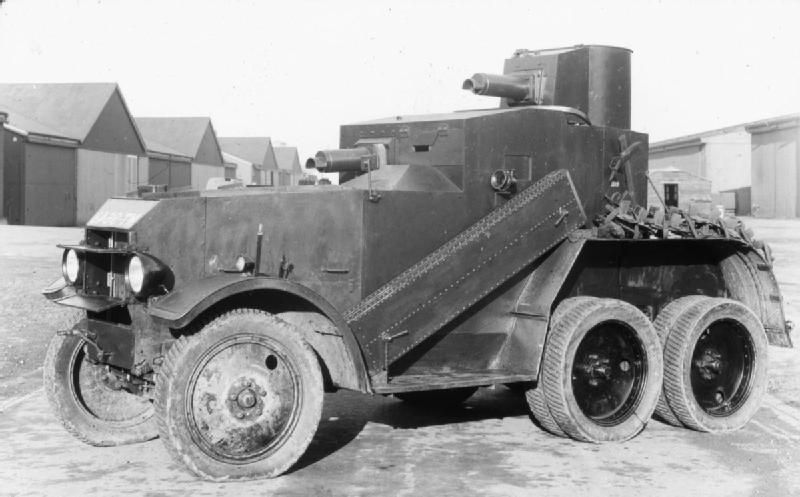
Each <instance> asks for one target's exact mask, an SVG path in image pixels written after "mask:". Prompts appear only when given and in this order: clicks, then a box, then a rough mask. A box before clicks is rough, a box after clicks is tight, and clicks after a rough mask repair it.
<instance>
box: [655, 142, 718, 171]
mask: <svg viewBox="0 0 800 497" xmlns="http://www.w3.org/2000/svg"><path fill="white" fill-rule="evenodd" d="M649 161H650V162H649V166H648V168H649V169H650V170H654V169H667V168H671V167H674V168H677V169H681V170H683V171H686V172H688V173H692V174H694V175H696V176H701V177H702V176H704V173H703V170H704V167H705V166H704V159H703V144H702V143H701V144H696V145H691V146H688V147H683V148H678V149H671V150H665V151H663V152H659V151H653V149H652V148H651V149H650V158H649Z"/></svg>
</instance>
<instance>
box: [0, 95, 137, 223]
mask: <svg viewBox="0 0 800 497" xmlns="http://www.w3.org/2000/svg"><path fill="white" fill-rule="evenodd" d="M0 111H2V112H4V113H6V114H7V122H6V123H4V124H3V127H4V128H5V130H6V131H8V133H4V135H5V136H4V141H5V142H8V143H10V144H12V146H8V147H4V151H3V154H2V157H1V158H0V169H4V170H5V171H6V172H9V171H10V172H11V174H4V175H3V185H2V189H3V195H2V197H3V203H2V212H3V214H4V215H5V216H6V217H7V219H8V221H9V222H10V223H14V224H39V225H58V226H68V225H74V224H76V223H77V224H82V223H83V222H85V221H86V220H87V219H88V218H89V217H90V216H91V214H92V213H93V212H94V210H95V209H97V208H98V207H99V204H101V203H102V202H103V201H105V199H106V198H108V197H111V196H114V195H122V194H125V193H126V192H127V191H130V190H135V189H136V186H137V185H138V184H139V181H140V178H141V177H142V176H144V177H145V179H144V180H142V182H144V181H146V172H144V173H143V171H142V164H141V163H140V160H139V159H140V157H141V156H143V155H145V146H144V141H143V140H142V137H141V135H140V134H139V131H138V129H137V128H136V125H135V124H134V122H133V118H132V117H131V115H130V112H129V111H128V108H127V105H126V104H125V100H124V99H123V98H122V93H121V91H120V90H119V87H118V86H117V84H116V83H58V84H49V83H48V84H26V83H16V84H13V83H12V84H0ZM76 148H77V150H76Z"/></svg>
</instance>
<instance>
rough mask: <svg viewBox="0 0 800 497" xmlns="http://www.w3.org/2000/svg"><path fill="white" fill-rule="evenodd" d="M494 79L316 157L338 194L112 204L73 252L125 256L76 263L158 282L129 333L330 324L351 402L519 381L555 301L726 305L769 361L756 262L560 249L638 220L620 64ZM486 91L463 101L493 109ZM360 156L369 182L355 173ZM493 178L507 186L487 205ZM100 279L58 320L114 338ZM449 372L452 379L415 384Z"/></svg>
mask: <svg viewBox="0 0 800 497" xmlns="http://www.w3.org/2000/svg"><path fill="white" fill-rule="evenodd" d="M504 72H505V76H501V77H500V78H499V79H498V78H496V77H495V78H494V80H495V82H497V81H500V82H505V83H507V84H506V85H505V86H504V87H503V88H505V89H504V90H503V91H501V92H500V93H502V94H504V95H505V96H507V97H510V98H511V99H512V100H515V101H509V100H508V99H506V100H505V101H504V102H503V103H502V104H501V108H499V109H490V110H476V111H467V112H456V113H451V114H438V115H427V116H393V117H391V118H385V119H379V120H375V121H371V122H366V123H359V124H352V125H346V126H342V128H341V135H340V147H341V149H339V150H334V151H325V153H324V154H323V156H324V157H323V159H325V163H326V165H327V164H330V165H331V168H332V169H336V170H339V171H343V172H340V179H341V181H342V183H343V184H342V185H340V186H320V187H316V188H308V187H276V188H270V189H239V190H237V189H232V190H226V191H214V192H203V193H202V194H197V193H196V192H195V193H185V194H169V195H153V196H152V199H154V200H156V201H153V202H147V201H142V200H112V201H110V202H109V203H108V204H107V205H106V207H104V208H103V209H102V210H101V212H100V213H99V214H98V215H97V216H96V217H95V218H94V219H93V221H94V225H93V226H90V229H89V230H87V236H89V237H96V236H99V237H100V238H101V239H103V240H106V239H109V240H112V241H113V240H116V238H115V235H110V234H108V233H124V234H127V233H130V235H129V245H126V246H125V247H116V246H114V247H112V248H110V249H104V248H102V243H101V244H100V246H95V247H94V248H93V249H92V250H94V251H96V252H98V253H99V252H100V251H109V252H114V253H113V254H105V255H104V256H107V257H109V258H112V257H116V258H121V259H125V258H127V257H129V255H128V254H129V253H130V252H133V251H136V252H140V253H146V254H151V255H152V256H154V257H157V258H158V259H159V260H161V261H163V262H164V263H165V264H166V265H168V266H169V267H170V268H171V270H172V271H173V273H174V275H175V285H174V289H173V290H172V291H171V292H169V294H168V295H166V296H163V297H158V298H156V299H150V300H149V301H148V302H143V303H142V304H137V305H131V306H129V310H130V313H129V314H130V315H131V316H137V315H139V313H146V314H147V315H148V316H152V318H153V319H152V321H150V322H148V321H146V320H137V319H138V318H134V319H133V321H134V322H133V324H131V326H132V327H133V328H136V329H139V328H142V329H143V330H146V331H148V332H150V333H154V334H158V333H164V332H166V331H167V329H168V328H172V329H176V330H181V329H183V328H184V327H187V326H191V324H192V323H193V322H195V321H196V320H197V319H198V318H204V317H209V316H211V315H213V314H214V313H215V312H219V310H220V309H227V308H228V307H230V306H237V305H239V306H244V305H246V306H253V307H257V308H260V309H264V310H267V311H268V312H274V313H276V314H280V313H286V314H285V315H286V316H287V319H289V316H291V319H292V320H293V321H292V322H293V323H299V324H294V325H295V326H298V327H301V326H311V325H309V324H308V323H310V322H320V323H321V322H322V321H319V319H323V320H325V319H327V320H329V322H330V323H332V324H331V325H330V326H322V328H324V329H326V330H329V328H330V329H332V330H335V339H336V340H341V341H342V343H344V344H345V345H346V347H344V348H343V349H342V350H344V351H345V352H342V354H343V355H344V354H346V355H347V356H348V361H349V364H350V365H351V367H352V368H354V369H357V370H358V372H357V373H356V374H355V377H357V378H358V380H357V381H354V382H349V383H348V385H350V386H353V387H354V388H357V389H360V390H365V391H368V390H369V389H370V385H369V380H368V379H367V375H366V369H369V372H370V373H372V375H373V377H374V378H375V379H376V381H377V382H376V383H375V385H376V387H377V388H379V389H380V388H384V389H389V390H391V391H402V390H403V389H407V390H419V389H424V387H425V382H426V381H428V384H429V385H433V384H436V385H439V387H441V388H445V387H447V385H449V384H451V383H452V384H453V385H455V384H457V385H459V386H466V385H469V384H475V385H478V384H486V383H485V382H486V381H489V379H491V378H493V379H495V380H497V379H498V378H506V379H508V378H513V379H514V380H513V381H523V380H531V379H535V378H536V374H537V372H538V368H539V359H540V356H541V352H542V348H543V344H544V340H545V337H546V332H547V325H548V320H549V315H550V312H551V310H552V308H553V306H555V305H556V304H557V303H558V302H559V301H560V300H561V299H563V298H565V297H567V296H570V295H596V296H601V297H614V298H621V299H623V300H626V301H629V302H631V303H633V304H634V305H636V306H637V307H639V308H640V309H643V310H644V311H645V312H647V313H648V314H649V315H650V316H651V317H655V316H656V315H657V314H658V312H659V311H660V309H661V308H662V307H663V306H664V305H666V304H667V303H668V302H669V301H671V300H673V299H674V298H677V297H679V296H683V295H687V294H697V293H700V294H705V295H714V296H717V295H720V296H724V295H728V296H731V297H732V298H736V299H737V300H740V301H742V302H745V303H746V304H747V305H748V306H749V307H750V308H752V309H754V310H755V311H756V312H757V313H758V315H759V316H760V317H761V319H762V320H763V322H764V324H765V327H766V329H767V332H768V334H769V336H770V340H771V341H772V342H773V343H783V344H789V343H790V342H789V338H788V335H787V334H786V330H785V325H784V323H783V310H782V306H781V303H780V296H779V292H778V289H777V284H776V283H775V280H774V276H773V275H772V272H771V268H770V267H769V261H767V260H765V259H764V258H762V257H761V255H760V254H759V253H757V252H756V251H754V250H752V249H751V248H748V247H749V246H748V245H747V244H744V243H740V241H736V240H618V241H617V240H595V239H590V238H592V237H593V236H594V235H597V234H598V233H594V234H592V233H591V232H588V231H586V232H581V236H579V237H575V236H573V237H572V238H573V239H571V240H569V241H566V242H563V243H561V244H560V245H558V244H559V242H561V241H562V240H563V239H564V238H565V237H567V235H568V234H569V233H570V232H572V231H574V230H575V229H576V228H579V227H580V226H582V225H583V223H584V221H585V220H586V219H594V218H595V217H597V216H602V217H606V216H608V215H609V211H608V205H609V198H612V199H617V200H616V201H618V200H619V199H620V198H623V196H624V195H627V197H625V198H628V199H630V201H631V203H632V204H634V205H635V204H639V205H644V204H645V203H646V191H647V190H646V187H647V179H646V172H647V155H648V150H647V148H648V146H647V143H648V138H647V135H645V134H641V133H636V132H633V131H629V130H627V129H625V128H627V127H628V126H629V123H630V52H629V51H628V50H626V49H621V48H614V47H603V46H578V47H571V48H564V49H554V50H542V51H518V52H517V53H516V54H515V55H514V56H513V57H512V58H510V59H508V60H507V61H506V66H505V68H504ZM487 77H488V78H489V80H487V81H488V86H487V84H486V83H487V81H483V80H481V78H477V79H476V80H473V81H472V83H471V84H472V87H473V89H475V88H478V87H480V89H481V91H483V90H486V91H487V92H488V93H493V92H492V91H491V81H490V80H491V79H492V76H491V75H488V76H487ZM514 82H515V83H514ZM510 83H514V84H510ZM523 89H524V90H525V92H526V94H525V95H522V90H523ZM495 93H496V92H495ZM557 106H567V107H570V108H574V109H577V110H578V111H579V112H583V113H585V114H586V115H587V116H588V118H589V119H588V120H587V119H584V118H581V117H580V116H579V115H576V113H575V111H574V110H570V109H564V108H559V107H557ZM589 121H591V124H589ZM635 143H638V145H637V146H636V147H633V146H631V144H635ZM376 151H379V152H380V153H377V152H376ZM366 152H369V153H370V154H377V155H376V156H375V157H371V158H370V160H373V159H374V162H375V164H376V165H379V166H380V167H379V168H378V169H375V170H372V171H371V173H370V174H369V175H366V174H363V173H364V170H365V168H364V163H363V162H362V159H363V158H364V157H365V154H366ZM628 153H630V156H628ZM325 154H327V155H325ZM384 154H385V156H384ZM367 155H369V154H367ZM378 156H379V157H378ZM333 166H335V167H333ZM616 166H618V169H619V170H618V171H617V172H614V171H612V168H614V167H616ZM623 166H624V167H623ZM497 171H501V172H502V175H504V176H506V177H512V176H513V178H514V180H515V182H514V183H513V184H509V186H508V188H505V189H502V190H501V191H497V190H496V189H493V188H492V186H491V181H490V180H491V178H492V175H493V174H494V175H495V177H497V174H496V173H497ZM542 185H547V186H546V187H545V186H542ZM487 219H494V220H495V221H496V224H493V223H494V222H495V221H492V222H487V221H486V220H487ZM259 226H262V228H263V230H262V231H263V248H262V250H261V263H260V265H259V266H260V267H259V268H257V270H256V273H257V274H256V276H252V275H234V274H229V273H226V271H231V270H233V268H234V267H235V261H236V258H237V257H238V256H240V255H241V256H245V257H247V258H248V259H249V260H255V259H256V253H255V251H256V245H257V243H256V239H257V233H258V231H259ZM534 228H535V229H534ZM472 235H475V237H474V238H470V236H472ZM103 237H105V238H103ZM557 245H558V247H557V248H554V247H556V246H557ZM548 251H549V252H548ZM111 265H112V266H114V264H113V260H112V264H111ZM111 272H112V273H114V274H113V275H112V276H110V277H109V282H110V283H109V284H108V285H107V287H108V288H106V286H103V283H102V281H100V284H98V285H97V286H96V287H94V288H95V291H97V292H98V293H99V294H100V295H98V297H102V298H103V299H105V300H103V302H106V303H108V302H113V303H114V304H116V305H113V304H112V307H111V308H106V307H103V308H102V309H100V308H97V307H96V306H94V307H93V306H91V305H90V304H92V303H94V302H95V301H94V300H92V301H89V300H81V301H75V302H76V303H77V305H79V306H82V307H84V308H88V309H89V310H92V311H96V312H98V313H102V316H100V315H98V316H95V318H96V319H101V318H103V317H105V318H107V319H108V320H109V321H111V322H114V321H115V320H117V321H119V320H120V319H123V320H124V316H125V315H126V313H127V311H125V312H122V311H120V309H123V310H124V307H123V306H121V305H120V304H122V303H123V302H121V301H118V300H108V299H109V298H112V297H114V296H115V295H116V294H115V293H114V290H113V288H114V285H113V284H111V283H113V281H111V280H113V279H114V278H116V275H117V274H119V269H118V268H117V269H112V270H111ZM103 292H105V293H108V294H109V295H105V294H103ZM51 293H52V295H51V296H58V298H61V297H64V296H67V293H65V292H63V290H53V292H51ZM78 293H80V290H79V292H78ZM54 298H55V297H54ZM67 298H68V299H69V298H73V299H74V298H77V299H87V298H88V297H87V296H86V295H80V294H78V295H71V296H68V297H67ZM226 306H227V307H226ZM304 313H305V314H304ZM314 313H319V314H322V315H324V316H322V317H320V316H319V315H317V317H314V318H313V319H312V318H308V316H309V315H312V314H314ZM345 313H347V314H346V316H347V320H346V319H345V318H344V317H343V316H344V315H345ZM298 316H300V317H298ZM148 319H149V318H148ZM309 320H310V321H309ZM315 320H316V321H315ZM347 321H349V325H348V322H347ZM118 324H119V323H118ZM350 325H352V328H353V329H352V330H351V326H350ZM320 326H321V325H320ZM312 327H313V326H312ZM136 336H137V341H138V340H139V339H140V338H141V337H142V336H143V335H142V334H138V335H136ZM159 340H161V338H159V339H158V340H153V341H151V343H150V345H148V347H150V348H149V349H148V350H155V347H156V344H158V343H159ZM137 344H138V342H137ZM324 346H325V347H327V348H326V350H330V351H334V352H331V353H339V352H335V351H338V350H340V349H337V348H336V347H333V346H330V347H329V346H328V345H327V342H326V344H324ZM326 353H328V352H326ZM323 355H324V354H323ZM137 360H138V357H137ZM385 368H388V373H387V375H386V376H382V375H384V369H385ZM448 368H450V372H451V373H453V371H452V369H453V368H455V369H458V370H459V371H457V373H458V374H456V373H453V374H452V375H451V376H450V377H445V376H440V379H441V381H433V380H432V378H434V377H436V376H437V375H444V374H445V372H446V371H448ZM394 375H398V376H395V377H394V379H393V381H394V382H395V383H394V384H393V385H392V386H388V385H386V379H387V377H388V376H394ZM459 375H460V376H459ZM424 378H428V380H424ZM498 381H499V380H498ZM508 381H512V380H508ZM448 382H449V383H448ZM470 382H472V383H470ZM431 388H434V387H433V386H431ZM389 390H386V391H389Z"/></svg>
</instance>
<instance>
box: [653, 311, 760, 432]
mask: <svg viewBox="0 0 800 497" xmlns="http://www.w3.org/2000/svg"><path fill="white" fill-rule="evenodd" d="M655 324H656V328H657V330H658V332H659V335H660V337H661V339H662V343H663V344H664V387H663V392H662V395H661V400H660V401H659V405H658V408H657V414H658V416H659V417H661V418H662V419H663V420H665V421H666V422H668V423H670V424H672V425H674V426H686V427H687V428H691V429H694V430H698V431H705V432H724V431H732V430H736V429H739V428H741V427H742V426H744V425H745V424H746V423H747V422H748V421H750V419H751V418H752V417H753V415H754V414H755V413H756V411H757V410H758V408H759V407H760V405H761V401H762V399H763V397H764V393H765V391H766V386H767V349H768V344H767V336H766V332H765V331H764V327H763V326H762V324H761V322H760V320H759V319H758V317H757V316H756V315H755V314H753V312H752V311H751V310H750V309H748V308H747V307H746V306H745V305H743V304H742V303H740V302H736V301H734V300H729V299H722V298H712V297H703V296H690V297H683V298H680V299H677V300H675V301H673V302H672V303H670V304H669V305H668V306H667V307H665V308H664V310H663V311H662V312H661V314H660V315H659V316H658V318H657V319H656V323H655Z"/></svg>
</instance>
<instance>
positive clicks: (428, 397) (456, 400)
mask: <svg viewBox="0 0 800 497" xmlns="http://www.w3.org/2000/svg"><path fill="white" fill-rule="evenodd" d="M477 391H478V387H462V388H450V389H446V390H428V391H424V392H400V393H396V394H394V396H395V397H397V398H398V399H400V400H402V401H403V402H405V403H406V404H409V405H412V406H414V407H419V408H431V409H445V408H448V407H455V406H457V405H460V404H462V403H464V402H465V401H466V400H467V399H468V398H470V397H472V395H473V394H474V393H475V392H477Z"/></svg>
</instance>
